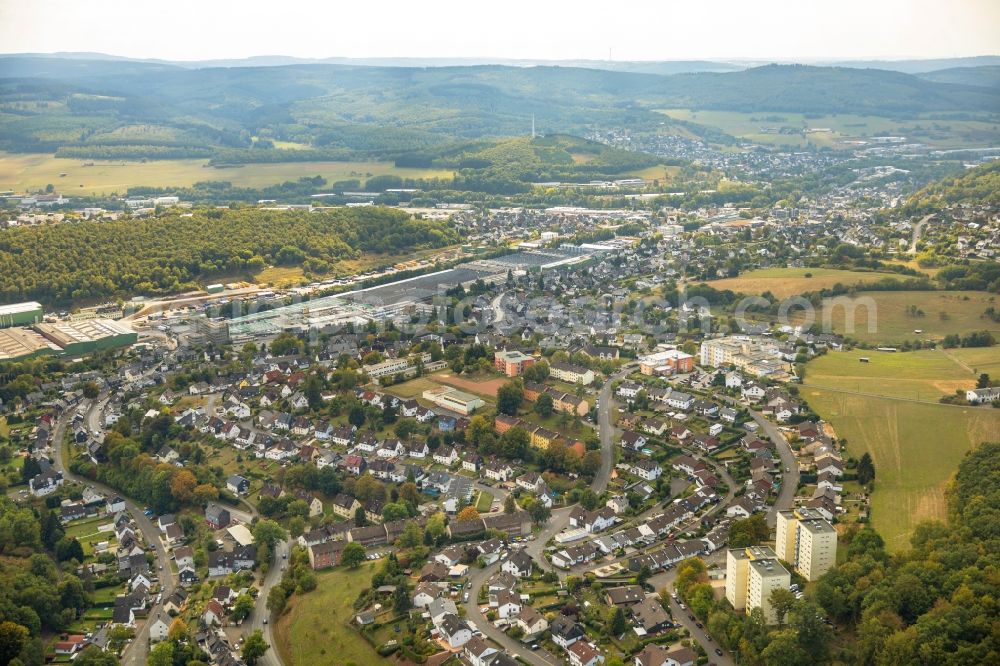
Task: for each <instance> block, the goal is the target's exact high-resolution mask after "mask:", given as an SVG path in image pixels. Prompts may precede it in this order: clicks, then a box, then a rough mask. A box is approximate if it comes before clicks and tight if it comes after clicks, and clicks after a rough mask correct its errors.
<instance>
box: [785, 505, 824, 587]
mask: <svg viewBox="0 0 1000 666" xmlns="http://www.w3.org/2000/svg"><path fill="white" fill-rule="evenodd" d="M775 534H776V538H775V550H777V551H778V556H779V557H780V558H781V559H783V560H785V561H786V562H790V563H791V564H792V566H794V567H795V571H797V572H798V573H799V574H800V575H801V576H802V577H803V578H805V579H806V580H809V581H812V580H816V579H817V578H819V577H820V576H822V575H823V574H825V573H826V572H827V571H829V570H830V569H831V568H833V565H834V564H835V563H836V561H837V530H835V529H834V527H833V525H831V524H830V523H829V521H827V520H826V519H825V518H823V516H822V514H820V513H819V512H818V511H816V510H814V509H809V508H804V507H803V508H799V509H792V510H790V511H779V512H778V516H777V525H776V527H775Z"/></svg>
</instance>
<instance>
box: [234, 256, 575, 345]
mask: <svg viewBox="0 0 1000 666" xmlns="http://www.w3.org/2000/svg"><path fill="white" fill-rule="evenodd" d="M590 257H591V255H590V254H588V253H586V252H584V253H577V254H573V253H570V252H568V251H566V250H564V249H560V250H544V251H537V250H532V251H527V252H512V253H511V254H506V255H502V256H500V257H494V258H492V259H479V260H476V261H471V262H467V263H463V264H459V265H458V266H455V267H454V268H449V269H446V270H442V271H436V272H434V273H427V274H426V275H419V276H417V277H412V278H407V279H403V280H397V281H395V282H390V283H388V284H384V285H378V286H375V287H368V288H365V289H358V290H355V291H350V292H346V293H343V294H337V295H335V296H322V297H320V298H315V299H312V300H309V301H303V302H301V303H293V304H291V305H286V306H283V307H279V308H274V309H272V310H267V311H265V312H256V313H252V314H248V315H244V316H242V317H234V318H233V319H231V320H229V337H230V339H231V340H232V342H233V343H234V344H241V343H244V342H247V341H253V340H261V339H268V338H273V337H274V336H276V335H277V334H278V333H281V332H282V331H307V330H322V329H325V328H329V329H330V330H334V329H337V328H340V327H343V326H344V325H346V324H348V323H353V324H354V325H359V326H360V325H364V324H365V323H367V322H369V321H377V322H381V321H388V320H393V319H397V318H402V319H408V318H409V317H410V316H411V315H413V314H420V313H428V312H430V311H431V310H433V305H432V304H431V300H432V299H433V298H434V297H435V296H443V295H444V294H445V293H447V292H448V291H450V290H452V289H455V288H457V287H460V286H461V287H463V288H466V289H467V288H469V287H470V286H471V285H473V284H474V283H476V282H478V281H480V280H481V281H482V282H485V283H487V284H495V283H497V282H501V281H503V280H505V279H506V278H507V273H508V271H542V270H548V269H552V268H555V267H558V266H565V265H567V264H570V263H580V262H584V261H587V260H588V259H590Z"/></svg>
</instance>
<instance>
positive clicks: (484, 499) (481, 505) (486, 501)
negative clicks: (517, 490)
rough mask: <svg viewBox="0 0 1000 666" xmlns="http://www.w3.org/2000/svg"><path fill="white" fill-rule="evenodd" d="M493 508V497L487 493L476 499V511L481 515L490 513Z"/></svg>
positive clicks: (481, 493)
mask: <svg viewBox="0 0 1000 666" xmlns="http://www.w3.org/2000/svg"><path fill="white" fill-rule="evenodd" d="M492 506H493V495H491V494H489V493H485V492H480V493H479V495H478V496H477V497H476V511H478V512H479V513H489V511H490V507H492Z"/></svg>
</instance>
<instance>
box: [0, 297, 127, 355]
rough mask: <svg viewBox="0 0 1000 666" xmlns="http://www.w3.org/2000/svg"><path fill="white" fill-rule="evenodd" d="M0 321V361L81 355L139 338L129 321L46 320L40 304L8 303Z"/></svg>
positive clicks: (0, 312) (2, 311) (121, 344)
mask: <svg viewBox="0 0 1000 666" xmlns="http://www.w3.org/2000/svg"><path fill="white" fill-rule="evenodd" d="M0 322H2V324H0V361H17V360H22V359H27V358H33V357H35V356H41V355H42V354H65V355H68V356H80V355H83V354H88V353H90V352H94V351H98V350H100V349H113V348H116V347H127V346H129V345H131V344H134V343H135V342H136V340H137V338H138V336H137V334H136V332H135V331H133V330H132V329H131V328H130V327H129V326H128V325H127V324H125V323H124V322H120V321H112V320H110V319H89V320H85V321H60V322H54V323H48V322H43V321H42V306H41V305H39V304H38V303H16V304H14V305H5V306H3V307H2V308H0ZM9 322H14V323H13V324H11V323H9ZM23 324H29V325H27V326H26V325H23Z"/></svg>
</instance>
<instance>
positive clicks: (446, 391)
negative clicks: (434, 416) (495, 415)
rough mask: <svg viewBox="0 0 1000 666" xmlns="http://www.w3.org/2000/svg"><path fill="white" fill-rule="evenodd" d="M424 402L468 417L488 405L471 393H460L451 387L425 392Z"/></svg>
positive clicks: (440, 387) (441, 387)
mask: <svg viewBox="0 0 1000 666" xmlns="http://www.w3.org/2000/svg"><path fill="white" fill-rule="evenodd" d="M423 398H424V400H430V401H431V402H433V403H434V404H435V405H437V406H438V407H442V408H444V409H448V410H451V411H453V412H457V413H459V414H462V415H464V416H468V415H469V414H471V413H472V412H474V411H475V410H477V409H479V408H480V407H483V406H485V405H486V402H485V401H484V400H483V399H482V398H479V397H477V396H474V395H472V394H471V393H466V392H465V391H459V390H458V389H454V388H451V387H450V386H439V387H437V388H432V389H428V390H426V391H424V393H423Z"/></svg>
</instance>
